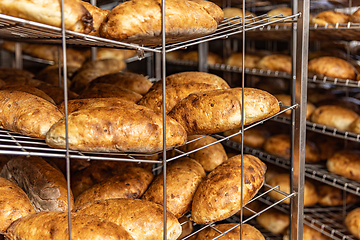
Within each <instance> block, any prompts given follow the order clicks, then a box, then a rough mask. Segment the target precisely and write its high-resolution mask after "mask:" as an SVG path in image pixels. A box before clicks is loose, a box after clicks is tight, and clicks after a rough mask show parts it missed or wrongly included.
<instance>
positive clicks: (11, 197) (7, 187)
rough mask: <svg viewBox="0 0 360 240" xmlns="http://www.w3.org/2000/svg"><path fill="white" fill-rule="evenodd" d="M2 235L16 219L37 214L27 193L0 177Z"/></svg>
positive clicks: (0, 222) (0, 230)
mask: <svg viewBox="0 0 360 240" xmlns="http://www.w3.org/2000/svg"><path fill="white" fill-rule="evenodd" d="M0 209H1V215H0V233H1V234H4V233H5V231H6V229H7V228H8V227H9V226H10V224H11V223H12V222H13V221H15V220H16V219H19V218H22V217H24V216H26V215H28V214H31V213H35V210H34V208H33V206H32V205H31V202H30V200H29V198H28V196H26V193H25V192H24V191H23V190H22V189H21V188H20V187H19V186H18V185H16V184H15V183H13V182H11V181H9V180H7V179H5V178H2V177H0Z"/></svg>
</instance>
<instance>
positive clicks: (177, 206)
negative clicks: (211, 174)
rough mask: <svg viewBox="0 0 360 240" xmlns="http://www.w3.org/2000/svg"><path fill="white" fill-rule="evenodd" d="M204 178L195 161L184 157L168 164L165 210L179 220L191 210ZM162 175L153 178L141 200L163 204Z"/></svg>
mask: <svg viewBox="0 0 360 240" xmlns="http://www.w3.org/2000/svg"><path fill="white" fill-rule="evenodd" d="M204 177H205V171H204V169H203V167H202V166H201V164H200V163H198V162H197V161H196V160H194V159H191V158H188V157H184V158H181V159H177V160H174V161H173V162H171V163H169V165H168V167H167V169H166V209H167V210H168V211H169V212H171V213H172V214H174V216H175V217H176V218H180V217H181V216H183V215H184V214H185V213H186V212H187V211H189V210H190V208H191V202H192V199H193V196H194V194H195V191H196V189H197V188H198V186H199V184H200V183H201V181H202V180H203V178H204ZM163 188H164V175H163V174H159V175H157V176H156V177H155V179H154V181H153V182H152V183H151V185H150V187H149V188H148V189H147V190H146V192H145V193H144V195H143V197H142V199H144V200H147V201H151V202H155V203H157V204H160V205H163V204H164V197H163V196H164V194H163Z"/></svg>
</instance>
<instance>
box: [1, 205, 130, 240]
mask: <svg viewBox="0 0 360 240" xmlns="http://www.w3.org/2000/svg"><path fill="white" fill-rule="evenodd" d="M68 227H69V226H68V213H67V212H62V211H45V212H40V213H34V214H31V215H28V216H26V217H23V218H20V219H18V220H17V221H15V222H14V223H13V224H12V225H11V226H10V227H9V229H8V230H7V232H6V237H7V238H8V239H9V240H19V239H27V240H39V239H54V240H60V239H68V238H69V229H68ZM71 239H72V240H81V239H88V240H98V239H102V240H133V239H134V238H132V237H131V235H130V234H129V233H128V232H127V231H126V230H125V229H124V228H123V227H121V226H118V225H116V224H114V223H112V222H109V221H104V220H100V219H99V218H98V217H96V216H89V215H84V214H77V213H71Z"/></svg>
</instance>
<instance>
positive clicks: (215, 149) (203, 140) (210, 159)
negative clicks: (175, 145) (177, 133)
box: [179, 135, 228, 172]
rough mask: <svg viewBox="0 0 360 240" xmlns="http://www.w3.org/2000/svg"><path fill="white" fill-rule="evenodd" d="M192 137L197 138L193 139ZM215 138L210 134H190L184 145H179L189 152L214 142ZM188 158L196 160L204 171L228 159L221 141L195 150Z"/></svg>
mask: <svg viewBox="0 0 360 240" xmlns="http://www.w3.org/2000/svg"><path fill="white" fill-rule="evenodd" d="M194 139H198V140H196V141H193V140H194ZM216 141H217V139H215V138H213V137H211V136H201V135H190V136H188V142H189V143H187V144H186V145H184V146H181V147H179V149H180V150H181V151H184V152H190V151H193V150H195V149H198V148H200V147H204V146H207V145H209V144H212V143H214V142H216ZM189 157H190V158H193V159H195V160H196V161H198V162H199V163H200V164H201V165H202V166H203V168H204V170H205V171H206V172H211V171H212V170H214V169H215V168H216V167H217V166H219V165H220V164H221V163H223V162H224V161H226V160H227V159H228V157H227V155H226V152H225V149H224V147H223V145H222V144H221V143H216V144H213V145H211V146H208V147H206V148H204V149H201V150H198V151H195V152H193V153H191V154H190V155H189Z"/></svg>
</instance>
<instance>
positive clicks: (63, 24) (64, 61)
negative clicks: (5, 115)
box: [59, 0, 71, 240]
mask: <svg viewBox="0 0 360 240" xmlns="http://www.w3.org/2000/svg"><path fill="white" fill-rule="evenodd" d="M64 6H65V4H64V0H61V40H62V54H63V59H62V60H63V79H64V104H65V112H64V113H65V143H66V180H67V193H68V228H69V240H71V210H70V209H71V198H70V192H71V188H70V156H69V131H68V129H69V127H68V92H67V91H68V87H67V65H66V59H67V58H66V37H65V14H64V11H65V9H64ZM59 64H60V63H59Z"/></svg>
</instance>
